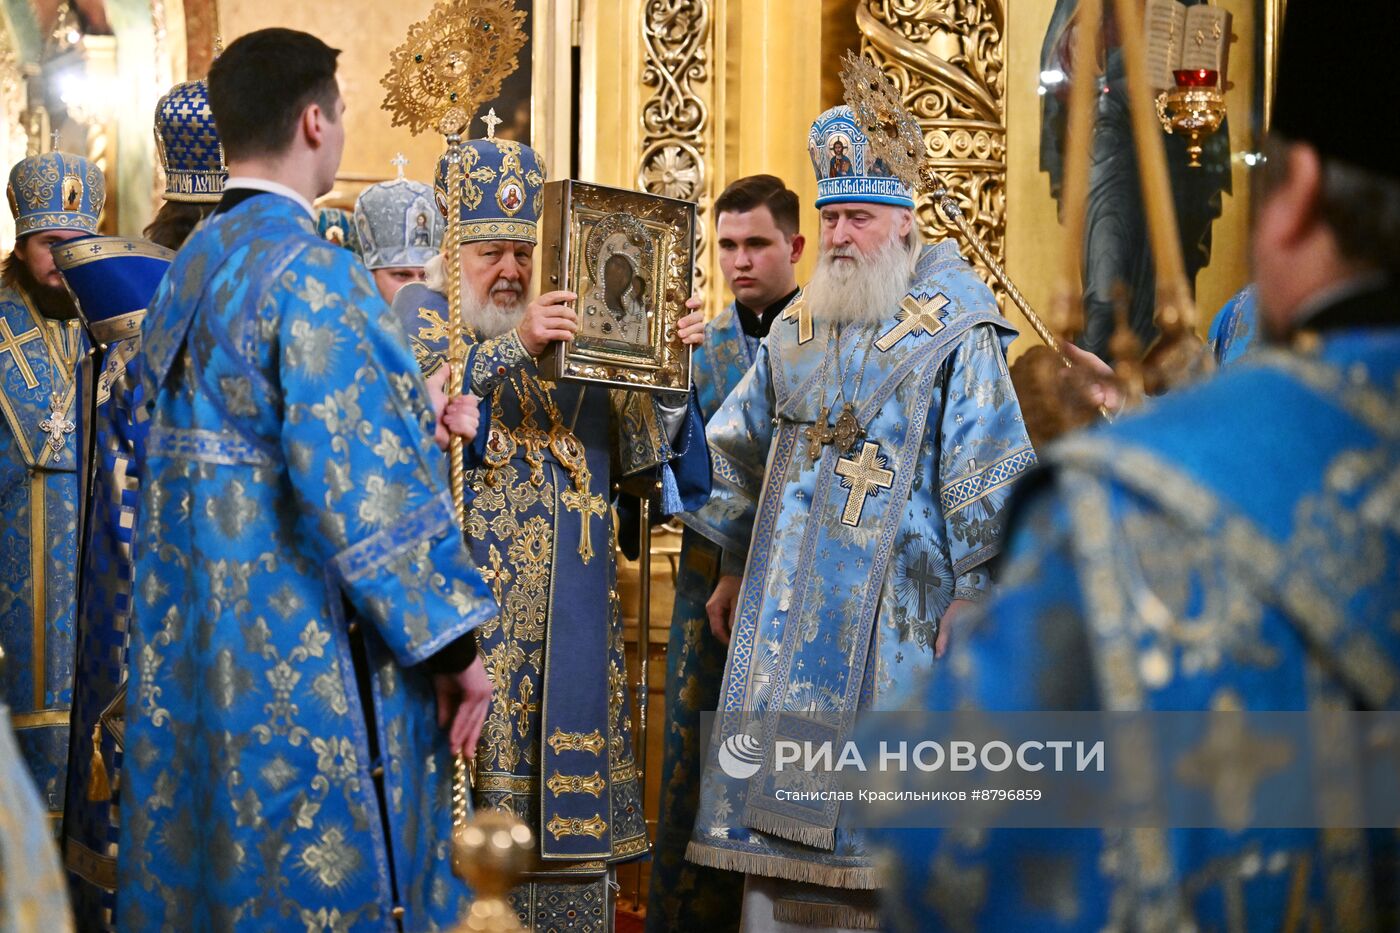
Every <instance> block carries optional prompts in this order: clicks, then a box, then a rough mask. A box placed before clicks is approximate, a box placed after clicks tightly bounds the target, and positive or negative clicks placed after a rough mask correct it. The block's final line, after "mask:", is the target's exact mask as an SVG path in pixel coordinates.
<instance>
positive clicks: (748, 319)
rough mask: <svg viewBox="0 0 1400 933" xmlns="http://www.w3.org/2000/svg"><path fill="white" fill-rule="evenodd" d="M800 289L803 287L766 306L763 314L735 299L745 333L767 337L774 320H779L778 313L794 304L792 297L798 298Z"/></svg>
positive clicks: (735, 307)
mask: <svg viewBox="0 0 1400 933" xmlns="http://www.w3.org/2000/svg"><path fill="white" fill-rule="evenodd" d="M800 291H802V289H800V288H794V289H793V290H792V291H790V292H788V293H787V294H786V295H784V296H783V297H781V298H779V299H778V300H777V301H775V302H773V303H772V304H771V305H769V306H768V307H766V308H764V309H763V313H762V314H759V313H758V312H757V311H755V310H754V309H753V308H750V307H749V306H748V305H746V304H744V303H743V302H742V301H740V300H738V299H737V298H736V299H734V310H735V311H736V312H737V313H738V315H739V326H740V327H742V328H743V329H744V333H746V334H748V335H749V336H750V337H758V338H759V339H762V338H764V337H767V336H768V329H769V328H770V327H772V326H773V322H774V321H775V320H777V317H778V315H779V314H782V313H783V309H784V308H786V307H787V306H788V305H790V304H792V299H794V298H796V297H797V293H798V292H800Z"/></svg>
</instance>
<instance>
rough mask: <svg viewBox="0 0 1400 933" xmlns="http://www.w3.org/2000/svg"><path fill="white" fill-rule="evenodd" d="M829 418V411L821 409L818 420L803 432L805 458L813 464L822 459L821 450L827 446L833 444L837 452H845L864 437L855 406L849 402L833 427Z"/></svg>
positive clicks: (863, 430) (863, 429)
mask: <svg viewBox="0 0 1400 933" xmlns="http://www.w3.org/2000/svg"><path fill="white" fill-rule="evenodd" d="M830 418H831V409H829V408H823V409H822V413H821V416H820V420H818V421H816V422H813V423H812V425H811V427H809V428H807V430H806V432H805V433H806V436H807V456H809V457H811V458H812V462H813V463H815V462H816V461H818V460H820V459H821V458H822V448H823V447H825V446H826V445H827V444H835V445H836V449H837V451H840V452H845V451H847V450H850V449H851V448H852V447H854V446H855V443H856V441H858V440H860V439H861V438H862V437H865V428H862V427H861V426H860V419H859V418H857V417H856V409H855V406H854V405H852V404H850V403H849V402H847V403H846V407H845V408H843V409H841V414H840V416H838V417H837V419H836V423H835V424H834V425H833V424H831V423H830V421H829V419H830Z"/></svg>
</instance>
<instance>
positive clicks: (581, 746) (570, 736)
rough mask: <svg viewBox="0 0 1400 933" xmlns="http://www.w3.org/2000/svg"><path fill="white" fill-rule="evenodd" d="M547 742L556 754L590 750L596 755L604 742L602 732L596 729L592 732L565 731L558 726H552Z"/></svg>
mask: <svg viewBox="0 0 1400 933" xmlns="http://www.w3.org/2000/svg"><path fill="white" fill-rule="evenodd" d="M548 743H549V747H550V748H552V749H554V753H555V754H556V755H557V754H559V753H560V752H591V753H592V754H594V755H596V754H598V753H599V752H601V751H602V750H603V744H604V742H603V733H601V732H599V731H598V730H597V729H594V730H593V731H592V732H565V731H564V730H563V729H560V728H559V727H558V726H556V727H555V728H554V733H553V734H552V735H551V736H550V737H549V739H548Z"/></svg>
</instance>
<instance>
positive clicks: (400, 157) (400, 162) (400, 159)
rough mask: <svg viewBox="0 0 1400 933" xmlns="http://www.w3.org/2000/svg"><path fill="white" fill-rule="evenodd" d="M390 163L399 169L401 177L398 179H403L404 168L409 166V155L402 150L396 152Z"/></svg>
mask: <svg viewBox="0 0 1400 933" xmlns="http://www.w3.org/2000/svg"><path fill="white" fill-rule="evenodd" d="M389 164H390V165H392V166H393V167H394V168H396V169H398V172H399V177H398V179H397V180H398V181H403V170H404V169H405V168H407V167H408V156H406V155H404V154H403V153H402V152H398V153H395V154H394V157H393V158H392V159H390V160H389Z"/></svg>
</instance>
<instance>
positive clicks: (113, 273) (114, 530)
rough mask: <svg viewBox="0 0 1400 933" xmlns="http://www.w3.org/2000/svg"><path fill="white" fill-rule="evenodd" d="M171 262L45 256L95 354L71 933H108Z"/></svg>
mask: <svg viewBox="0 0 1400 933" xmlns="http://www.w3.org/2000/svg"><path fill="white" fill-rule="evenodd" d="M174 255H175V254H174V253H172V252H171V251H170V250H168V249H165V248H164V247H161V246H157V245H156V244H154V243H150V242H147V241H145V240H138V239H133V238H128V237H94V236H88V237H79V238H78V239H75V240H69V241H67V242H66V243H64V244H63V245H61V246H59V247H57V248H56V249H55V250H54V259H55V262H56V263H57V265H58V268H59V270H60V271H61V272H62V273H63V277H64V280H65V281H66V282H67V283H68V288H69V290H70V291H71V292H72V293H73V296H74V297H75V298H76V299H77V301H78V307H79V310H80V312H81V315H82V318H83V321H84V323H85V324H86V325H87V333H88V336H89V337H90V338H91V341H92V347H93V350H92V352H91V353H89V354H88V355H87V356H86V357H84V359H83V361H82V363H81V365H80V366H79V367H78V402H77V406H76V409H77V414H76V417H75V420H76V421H77V423H78V432H77V433H78V437H79V438H81V444H80V456H79V463H80V469H79V475H80V476H81V477H82V483H81V487H82V497H81V499H80V505H81V508H80V515H81V521H80V526H79V527H80V531H79V534H80V536H81V539H82V547H81V549H80V552H79V561H80V562H79V568H78V610H77V621H76V624H75V626H74V628H75V635H74V643H75V649H74V660H73V672H74V674H73V717H72V727H73V735H74V736H75V737H76V738H77V741H75V742H73V743H72V748H71V750H70V752H69V756H68V789H67V794H66V800H65V804H64V811H63V851H64V862H65V865H66V867H67V869H68V873H69V882H70V888H71V892H72V898H73V913H74V915H75V916H76V918H77V923H78V927H79V929H82V930H104V929H113V921H114V919H115V917H114V909H113V905H114V903H115V897H114V895H115V889H116V885H117V856H116V850H117V834H118V828H119V827H120V826H121V820H120V819H119V817H118V809H117V798H116V795H115V794H114V793H113V792H112V789H113V788H116V787H118V786H119V785H120V780H121V777H120V775H121V750H122V742H123V732H124V728H123V727H124V724H125V709H126V674H127V663H126V649H127V636H128V633H129V631H130V626H131V610H132V597H133V583H134V578H135V565H134V564H133V562H132V555H131V539H132V535H133V533H134V531H135V529H136V520H137V514H136V509H137V506H138V505H139V504H140V495H141V470H142V467H143V465H144V462H145V453H144V447H145V439H146V425H147V421H146V409H145V405H144V404H143V402H142V394H141V392H142V389H141V375H140V371H139V369H138V366H137V362H136V354H137V353H138V352H139V350H140V349H141V321H142V319H143V318H144V317H145V315H146V308H147V307H148V306H149V305H150V303H151V297H152V296H153V295H154V294H155V290H156V286H157V285H158V284H159V283H160V280H161V279H162V278H163V277H164V275H165V273H166V271H167V270H168V269H169V268H170V260H171V259H172V258H173V257H174Z"/></svg>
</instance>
